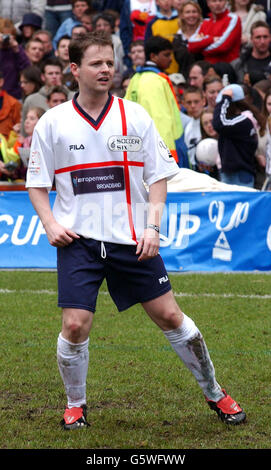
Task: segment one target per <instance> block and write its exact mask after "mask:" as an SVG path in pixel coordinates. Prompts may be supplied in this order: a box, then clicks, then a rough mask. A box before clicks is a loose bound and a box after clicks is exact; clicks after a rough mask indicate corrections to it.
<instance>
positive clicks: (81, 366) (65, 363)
mask: <svg viewBox="0 0 271 470" xmlns="http://www.w3.org/2000/svg"><path fill="white" fill-rule="evenodd" d="M92 320H93V314H92V313H91V312H89V311H87V310H80V309H72V308H64V309H63V318H62V331H61V333H60V334H59V337H58V342H57V361H58V367H59V372H60V375H61V377H62V380H63V383H64V387H65V391H66V395H67V408H66V411H65V414H64V420H63V421H62V423H61V424H62V426H63V427H64V429H75V428H77V427H82V426H87V425H88V424H87V422H86V378H87V372H88V358H89V351H88V343H89V333H90V329H91V326H92Z"/></svg>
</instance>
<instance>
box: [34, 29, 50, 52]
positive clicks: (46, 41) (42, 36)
mask: <svg viewBox="0 0 271 470" xmlns="http://www.w3.org/2000/svg"><path fill="white" fill-rule="evenodd" d="M35 37H37V38H38V39H39V40H40V41H41V42H42V44H43V47H44V52H45V54H48V53H49V52H50V51H51V50H52V41H51V39H50V37H49V36H48V34H46V33H38V34H37V35H35Z"/></svg>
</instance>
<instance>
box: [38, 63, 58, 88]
mask: <svg viewBox="0 0 271 470" xmlns="http://www.w3.org/2000/svg"><path fill="white" fill-rule="evenodd" d="M42 78H43V81H44V83H45V85H46V86H48V87H51V86H58V85H62V70H61V68H60V67H58V66H57V65H46V66H45V70H44V73H43V76H42Z"/></svg>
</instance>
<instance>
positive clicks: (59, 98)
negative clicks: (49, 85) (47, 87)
mask: <svg viewBox="0 0 271 470" xmlns="http://www.w3.org/2000/svg"><path fill="white" fill-rule="evenodd" d="M65 101H67V98H66V95H65V94H64V93H60V92H55V93H52V94H51V96H50V99H49V100H48V105H49V108H54V107H55V106H57V105H58V104H61V103H65Z"/></svg>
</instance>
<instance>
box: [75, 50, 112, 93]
mask: <svg viewBox="0 0 271 470" xmlns="http://www.w3.org/2000/svg"><path fill="white" fill-rule="evenodd" d="M71 71H72V73H73V75H74V77H75V78H76V80H77V81H78V84H79V89H80V91H84V92H88V93H92V94H93V93H95V94H97V93H99V94H103V93H105V94H107V93H108V90H109V89H110V88H111V85H112V81H113V76H114V52H113V49H112V47H111V46H109V45H108V46H98V45H97V46H96V45H95V46H94V45H93V46H89V47H88V48H87V49H86V51H85V54H84V56H83V58H82V61H81V64H80V65H77V64H75V63H71Z"/></svg>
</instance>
